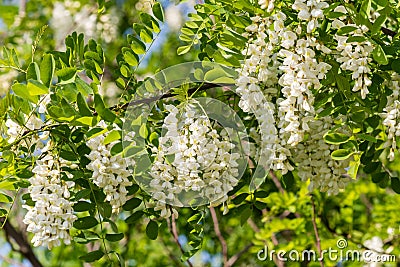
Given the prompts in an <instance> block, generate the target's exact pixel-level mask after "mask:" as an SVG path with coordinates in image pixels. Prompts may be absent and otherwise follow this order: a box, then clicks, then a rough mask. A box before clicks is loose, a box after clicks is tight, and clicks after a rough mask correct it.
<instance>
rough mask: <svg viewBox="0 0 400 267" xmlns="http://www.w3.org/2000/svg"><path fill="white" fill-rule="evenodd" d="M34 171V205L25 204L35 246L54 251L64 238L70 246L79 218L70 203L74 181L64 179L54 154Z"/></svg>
mask: <svg viewBox="0 0 400 267" xmlns="http://www.w3.org/2000/svg"><path fill="white" fill-rule="evenodd" d="M32 172H33V173H34V176H33V177H32V178H30V179H29V182H30V183H31V185H30V186H29V188H28V192H29V193H30V196H31V198H32V200H33V201H34V202H35V205H34V206H33V207H31V206H28V205H23V207H24V208H26V209H27V210H28V212H27V213H26V215H25V218H24V220H23V221H24V223H25V224H27V225H28V228H27V231H28V232H32V233H33V234H34V237H33V239H32V243H33V245H34V246H35V247H36V246H41V245H45V246H46V245H47V247H48V248H49V249H51V248H52V247H54V246H59V245H60V244H61V241H60V240H61V239H62V240H63V241H64V243H65V244H67V245H69V244H70V243H71V236H70V235H69V229H71V228H72V224H73V222H74V221H75V220H76V219H77V217H76V216H75V215H74V212H73V208H72V205H73V203H72V202H70V201H69V197H70V192H69V189H70V188H72V187H73V186H74V182H72V181H62V180H61V178H60V177H61V173H60V166H59V163H58V162H57V161H56V160H55V159H54V158H53V157H52V156H51V155H46V156H45V157H44V158H42V159H40V160H37V161H36V166H35V167H34V168H33V170H32Z"/></svg>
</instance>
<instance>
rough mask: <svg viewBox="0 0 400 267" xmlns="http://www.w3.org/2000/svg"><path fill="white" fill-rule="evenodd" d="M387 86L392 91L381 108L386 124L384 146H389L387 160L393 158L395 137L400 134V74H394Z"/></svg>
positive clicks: (395, 146)
mask: <svg viewBox="0 0 400 267" xmlns="http://www.w3.org/2000/svg"><path fill="white" fill-rule="evenodd" d="M388 87H389V89H391V90H392V91H393V93H392V94H391V95H390V96H388V98H387V104H386V107H385V108H384V109H383V111H384V112H383V114H382V117H383V118H384V120H383V125H384V126H386V133H387V141H386V144H385V147H390V151H389V160H390V161H393V160H394V153H395V151H397V143H396V137H397V136H400V101H399V94H400V75H398V74H394V75H393V76H392V79H391V81H389V82H388Z"/></svg>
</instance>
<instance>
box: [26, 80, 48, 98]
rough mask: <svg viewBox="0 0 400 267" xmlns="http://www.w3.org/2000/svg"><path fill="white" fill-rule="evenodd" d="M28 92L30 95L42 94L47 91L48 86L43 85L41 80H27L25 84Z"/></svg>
mask: <svg viewBox="0 0 400 267" xmlns="http://www.w3.org/2000/svg"><path fill="white" fill-rule="evenodd" d="M27 89H28V93H29V94H30V95H32V96H36V95H43V94H47V93H48V92H49V88H48V87H46V86H44V85H43V84H42V83H41V82H39V81H35V80H28V85H27Z"/></svg>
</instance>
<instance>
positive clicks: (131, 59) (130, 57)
mask: <svg viewBox="0 0 400 267" xmlns="http://www.w3.org/2000/svg"><path fill="white" fill-rule="evenodd" d="M124 59H125V61H126V63H128V64H129V65H130V66H133V67H134V66H137V65H138V63H139V58H138V57H137V56H136V55H135V54H133V53H131V52H129V51H126V52H125V53H124Z"/></svg>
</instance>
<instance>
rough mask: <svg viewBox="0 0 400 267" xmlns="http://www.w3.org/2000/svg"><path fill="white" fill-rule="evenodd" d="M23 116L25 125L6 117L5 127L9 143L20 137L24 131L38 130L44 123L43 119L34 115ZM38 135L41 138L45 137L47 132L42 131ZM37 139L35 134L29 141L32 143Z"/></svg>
mask: <svg viewBox="0 0 400 267" xmlns="http://www.w3.org/2000/svg"><path fill="white" fill-rule="evenodd" d="M24 118H25V120H26V122H25V124H24V126H25V127H23V126H21V125H20V124H19V123H17V122H15V121H14V120H12V119H7V121H6V123H5V125H6V127H7V136H8V137H9V138H8V143H9V144H11V143H13V142H15V141H16V140H17V139H18V138H20V137H21V136H22V134H23V133H24V132H25V131H28V130H31V131H33V130H38V129H40V128H42V126H43V125H44V123H43V121H42V120H41V119H40V118H38V117H36V116H34V115H31V116H29V117H28V116H26V115H24ZM39 137H41V138H42V139H43V137H45V138H47V133H44V134H42V135H40V136H39ZM37 141H38V138H37V136H33V137H32V139H31V141H30V142H29V143H30V144H34V143H36V142H37Z"/></svg>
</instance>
